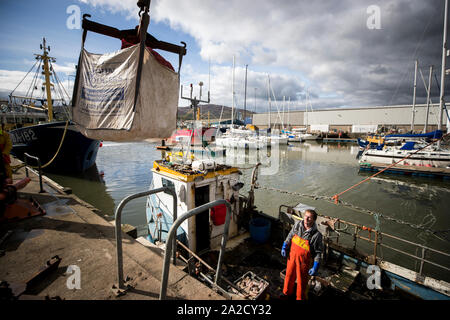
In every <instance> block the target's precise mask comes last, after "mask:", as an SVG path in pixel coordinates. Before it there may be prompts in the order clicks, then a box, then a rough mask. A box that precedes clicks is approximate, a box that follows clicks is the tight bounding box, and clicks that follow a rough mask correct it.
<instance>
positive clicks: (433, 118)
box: [253, 104, 448, 133]
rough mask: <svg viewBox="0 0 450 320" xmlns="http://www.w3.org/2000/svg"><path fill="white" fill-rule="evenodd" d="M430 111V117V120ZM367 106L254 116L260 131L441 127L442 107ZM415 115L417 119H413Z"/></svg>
mask: <svg viewBox="0 0 450 320" xmlns="http://www.w3.org/2000/svg"><path fill="white" fill-rule="evenodd" d="M427 109H428V117H427ZM414 110H415V111H414V112H413V107H412V105H397V106H381V107H365V108H333V109H318V110H314V111H308V112H305V111H290V112H285V113H284V114H283V113H282V112H277V111H276V110H275V112H274V111H272V112H270V113H269V112H266V113H258V114H254V115H253V124H254V125H255V126H257V127H258V128H260V129H264V128H267V127H269V123H270V126H271V127H272V128H279V129H281V128H282V127H284V128H292V127H299V128H307V130H308V132H319V131H320V132H338V131H342V132H346V133H368V132H376V131H389V130H396V131H398V132H408V131H411V127H412V123H413V122H414V132H421V131H424V128H425V124H426V123H427V126H426V128H425V131H427V132H429V131H433V130H436V129H437V128H438V123H439V104H430V105H429V108H427V105H426V104H420V105H415V107H414ZM413 114H414V119H413ZM447 126H448V123H447V114H446V112H445V110H444V112H443V115H442V130H444V131H445V130H447Z"/></svg>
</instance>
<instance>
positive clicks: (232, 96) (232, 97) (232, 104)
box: [231, 56, 234, 127]
mask: <svg viewBox="0 0 450 320" xmlns="http://www.w3.org/2000/svg"><path fill="white" fill-rule="evenodd" d="M233 124H234V56H233V72H232V79H231V127H233Z"/></svg>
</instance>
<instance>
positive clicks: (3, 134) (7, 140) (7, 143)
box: [0, 121, 12, 183]
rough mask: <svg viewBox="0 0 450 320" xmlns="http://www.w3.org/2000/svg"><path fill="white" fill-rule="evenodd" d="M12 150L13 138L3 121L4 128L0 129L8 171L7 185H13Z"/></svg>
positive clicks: (1, 148)
mask: <svg viewBox="0 0 450 320" xmlns="http://www.w3.org/2000/svg"><path fill="white" fill-rule="evenodd" d="M11 149H12V143H11V138H10V137H9V133H8V132H6V130H5V125H4V123H3V121H2V126H1V127H0V150H1V152H2V158H3V163H4V166H5V171H6V177H5V179H6V183H12V169H11V166H10V163H11V158H10V156H9V152H10V151H11Z"/></svg>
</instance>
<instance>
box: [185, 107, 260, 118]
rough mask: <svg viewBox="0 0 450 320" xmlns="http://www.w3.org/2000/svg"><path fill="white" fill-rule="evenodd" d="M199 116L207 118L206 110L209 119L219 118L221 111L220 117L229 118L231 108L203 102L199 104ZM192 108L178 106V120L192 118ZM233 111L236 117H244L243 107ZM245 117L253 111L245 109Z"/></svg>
mask: <svg viewBox="0 0 450 320" xmlns="http://www.w3.org/2000/svg"><path fill="white" fill-rule="evenodd" d="M199 107H200V110H201V114H200V116H201V118H202V119H208V112H209V118H210V119H220V113H221V112H222V108H223V113H222V119H231V108H230V107H226V106H220V105H217V104H204V105H200V106H199ZM193 112H194V110H193V108H191V107H179V108H178V120H193V119H194V115H193ZM234 112H235V113H236V112H237V118H238V119H241V120H242V118H243V117H244V109H238V108H235V109H234ZM246 113H247V117H250V116H251V115H253V114H254V112H252V111H249V110H247V112H246Z"/></svg>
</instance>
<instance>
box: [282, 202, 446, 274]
mask: <svg viewBox="0 0 450 320" xmlns="http://www.w3.org/2000/svg"><path fill="white" fill-rule="evenodd" d="M282 207H286V208H292V207H289V206H284V205H282V206H280V211H279V215H280V216H281V214H284V215H286V213H285V212H283V211H281V208H282ZM319 216H320V217H323V218H328V219H332V220H336V222H338V223H339V224H340V223H344V224H346V225H348V226H351V227H354V231H346V229H347V228H346V229H344V230H340V231H339V233H340V234H346V235H348V236H350V237H352V238H353V242H354V244H353V245H354V247H353V248H354V249H356V242H357V239H361V240H364V241H366V242H368V243H372V244H373V252H374V254H373V257H374V258H375V259H378V258H380V259H381V260H383V257H380V256H378V255H377V247H384V248H387V249H390V250H393V251H395V252H398V253H401V254H403V255H406V256H409V257H411V258H413V259H415V260H418V261H419V262H420V268H419V272H418V274H419V275H421V276H423V267H424V265H425V264H431V265H434V266H436V267H439V268H441V269H444V270H447V271H450V268H449V267H447V266H443V265H441V264H438V263H436V262H433V261H430V260H427V259H425V252H426V251H429V252H434V253H436V254H438V255H441V256H445V257H450V254H449V253H446V252H442V251H440V250H436V249H433V248H430V247H427V246H424V245H422V244H420V243H414V242H411V241H408V240H405V239H402V238H399V237H396V236H393V235H390V234H388V233H384V232H380V231H376V230H375V229H372V228H368V227H364V226H361V225H358V224H356V223H352V222H347V221H344V220H341V219H336V218H332V217H328V216H323V215H319ZM360 231H367V232H368V233H369V236H368V238H366V237H364V236H361V235H360ZM372 233H374V239H372V238H371V234H372ZM324 236H325V235H324ZM326 237H328V238H329V239H330V240H331V237H329V235H326ZM383 237H388V238H392V239H394V240H397V241H400V242H403V243H406V244H409V245H411V246H413V247H415V248H417V249H421V251H422V256H421V257H418V256H415V255H413V254H411V253H408V252H406V251H403V250H400V249H397V248H394V247H392V246H389V245H387V244H385V243H383V241H382V239H383ZM338 241H339V238H338V239H337V241H336V242H335V243H336V244H338ZM374 262H376V260H375V261H374Z"/></svg>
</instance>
